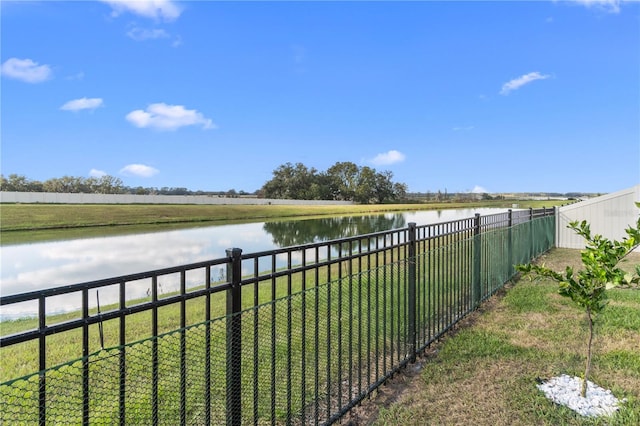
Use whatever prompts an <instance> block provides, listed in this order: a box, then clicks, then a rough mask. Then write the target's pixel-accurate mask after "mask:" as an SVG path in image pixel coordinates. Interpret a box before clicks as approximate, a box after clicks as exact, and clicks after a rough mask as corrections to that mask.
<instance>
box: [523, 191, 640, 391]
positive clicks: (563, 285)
mask: <svg viewBox="0 0 640 426" xmlns="http://www.w3.org/2000/svg"><path fill="white" fill-rule="evenodd" d="M636 204H637V205H638V207H640V203H636ZM568 228H571V229H573V230H574V231H575V232H576V233H577V234H578V235H581V236H582V237H584V238H585V240H586V242H587V244H586V247H585V249H584V250H583V251H582V253H581V257H582V264H583V269H582V270H580V271H578V272H577V273H574V271H573V268H571V267H570V266H567V267H566V269H565V271H564V273H559V272H556V271H553V270H551V269H549V268H547V267H545V266H544V265H536V264H527V265H517V266H516V268H517V270H518V271H520V272H522V273H523V274H524V275H527V274H531V273H533V274H536V275H538V276H540V277H547V278H550V279H552V280H554V281H556V282H558V283H559V288H558V292H559V293H560V294H561V295H562V296H566V297H569V298H570V299H571V300H573V301H574V302H575V303H576V304H577V305H578V306H579V307H581V308H583V309H584V310H585V312H586V314H587V324H588V326H589V337H588V339H589V341H588V344H587V360H586V368H585V373H584V381H583V383H582V389H581V395H582V397H583V398H584V397H586V395H587V381H588V378H589V373H590V371H591V344H592V341H593V331H594V330H593V325H594V319H595V316H596V315H597V314H599V313H600V312H602V310H603V309H604V308H605V307H606V306H607V295H606V291H607V290H608V289H611V288H614V287H617V286H619V285H638V283H639V282H640V265H636V267H635V272H634V273H633V274H631V273H625V271H623V270H622V269H620V268H619V267H618V263H619V262H620V261H621V260H622V259H623V258H624V257H625V256H627V255H628V254H629V253H630V252H631V251H633V250H634V249H635V247H637V246H638V245H639V244H640V218H639V219H638V221H637V223H636V226H635V228H634V227H632V226H629V227H628V228H627V229H626V233H627V237H625V238H624V239H623V240H622V241H616V240H613V241H611V240H609V239H607V238H604V237H602V235H598V234H596V235H592V234H591V229H590V227H589V224H588V223H587V221H584V220H583V221H582V222H578V221H574V222H571V223H570V224H569V225H568Z"/></svg>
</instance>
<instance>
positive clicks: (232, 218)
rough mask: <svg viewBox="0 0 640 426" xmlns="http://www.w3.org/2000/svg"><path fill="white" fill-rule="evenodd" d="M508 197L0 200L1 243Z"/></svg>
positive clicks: (496, 203)
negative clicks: (303, 201) (294, 202)
mask: <svg viewBox="0 0 640 426" xmlns="http://www.w3.org/2000/svg"><path fill="white" fill-rule="evenodd" d="M513 202H514V201H513V200H509V201H482V202H465V203H453V202H451V203H429V204H382V205H344V206H332V205H305V206H288V205H266V206H265V205H175V204H163V205H156V204H152V205H149V204H129V205H119V204H118V205H109V204H99V205H98V204H95V205H91V204H2V205H0V233H1V234H0V244H17V243H22V242H32V241H45V240H52V239H68V238H80V237H87V236H101V235H116V234H128V233H137V232H153V231H162V230H166V229H169V228H170V229H174V228H176V227H194V226H205V225H211V224H224V223H238V222H247V221H259V220H287V219H291V218H295V217H298V218H300V217H308V218H310V217H319V216H327V215H353V214H376V213H385V212H401V211H415V210H442V209H456V208H473V207H496V208H497V207H502V208H507V207H511V204H512V203H513ZM518 203H519V205H520V207H521V208H528V207H534V208H539V207H543V206H547V207H551V206H553V205H557V203H559V201H553V200H552V201H549V200H547V201H518Z"/></svg>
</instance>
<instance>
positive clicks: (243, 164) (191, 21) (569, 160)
mask: <svg viewBox="0 0 640 426" xmlns="http://www.w3.org/2000/svg"><path fill="white" fill-rule="evenodd" d="M0 7H1V10H0V12H1V19H2V21H1V40H2V44H1V48H2V50H1V55H0V62H1V66H2V68H1V71H2V78H1V119H2V121H1V123H0V124H1V137H2V141H1V143H2V145H1V154H2V159H1V171H2V173H3V174H4V175H5V176H7V175H9V174H12V173H17V174H20V175H25V176H27V177H28V178H30V179H34V180H41V181H43V180H47V179H50V178H54V177H61V176H64V175H70V176H84V177H89V176H100V175H102V174H109V175H112V176H116V177H119V178H120V179H122V181H123V182H124V184H125V185H127V186H144V187H158V188H160V187H165V186H166V187H186V188H189V189H191V190H198V189H200V190H229V189H235V190H237V191H239V190H244V191H248V192H253V191H255V190H257V189H259V188H260V187H261V186H262V185H263V184H264V183H265V182H266V181H268V180H269V179H270V178H271V177H272V172H273V170H274V169H275V168H277V167H278V166H279V165H281V164H284V163H286V162H291V163H297V162H301V163H303V164H305V165H306V166H308V167H314V168H316V169H318V170H321V171H323V170H326V169H327V168H329V167H330V166H331V165H333V164H335V163H336V162H338V161H350V162H354V163H356V164H358V165H360V166H370V167H374V168H376V169H377V170H378V171H382V170H389V171H391V172H393V175H394V178H393V179H394V181H397V182H403V183H406V184H407V185H408V187H409V191H411V192H427V191H431V192H436V191H438V190H441V191H443V192H444V191H445V190H447V191H448V192H468V191H480V192H485V191H486V192H492V193H493V192H528V191H548V192H570V191H580V192H613V191H616V190H619V189H624V188H628V187H630V186H633V185H636V184H638V183H640V3H638V2H631V1H617V0H602V1H593V0H581V1H562V2H561V1H536V2H520V1H518V2H516V1H513V2H508V1H495V2H484V1H474V2H457V1H449V2H436V1H423V2H418V1H413V2H382V1H381V2H357V1H352V2H340V1H331V2H329V1H326V2H323V1H321V2H284V1H283V2H267V1H262V2H240V1H236V2H207V1H191V2H178V1H167V0H153V1H143V0H138V1H69V2H57V1H40V2H38V1H18V2H10V1H5V0H3V1H2V3H1V6H0Z"/></svg>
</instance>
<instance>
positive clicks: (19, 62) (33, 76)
mask: <svg viewBox="0 0 640 426" xmlns="http://www.w3.org/2000/svg"><path fill="white" fill-rule="evenodd" d="M1 71H2V75H4V76H7V77H9V78H14V79H16V80H22V81H24V82H27V83H41V82H43V81H46V80H48V79H49V78H51V74H52V73H51V68H50V67H49V65H38V63H37V62H34V61H32V60H31V59H18V58H9V59H7V60H6V61H5V62H4V64H2V68H1Z"/></svg>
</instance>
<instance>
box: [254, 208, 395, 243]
mask: <svg viewBox="0 0 640 426" xmlns="http://www.w3.org/2000/svg"><path fill="white" fill-rule="evenodd" d="M405 224H406V221H405V218H404V214H402V213H394V214H385V215H373V216H343V217H329V218H321V219H307V220H296V221H283V222H267V223H265V224H264V227H263V229H264V230H265V232H267V233H269V234H271V237H272V240H273V244H275V245H276V246H278V247H290V246H296V245H302V244H309V243H315V242H319V241H328V240H337V239H340V238H347V237H353V236H356V235H363V234H371V233H374V232H379V231H386V230H389V229H396V228H402V227H404V226H405Z"/></svg>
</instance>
